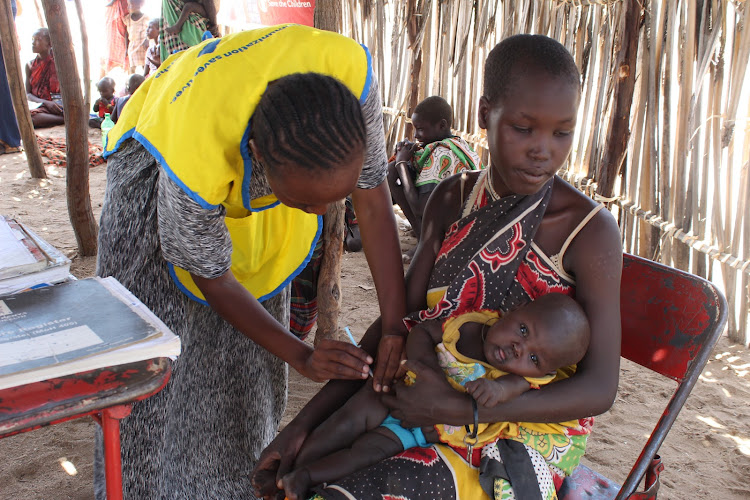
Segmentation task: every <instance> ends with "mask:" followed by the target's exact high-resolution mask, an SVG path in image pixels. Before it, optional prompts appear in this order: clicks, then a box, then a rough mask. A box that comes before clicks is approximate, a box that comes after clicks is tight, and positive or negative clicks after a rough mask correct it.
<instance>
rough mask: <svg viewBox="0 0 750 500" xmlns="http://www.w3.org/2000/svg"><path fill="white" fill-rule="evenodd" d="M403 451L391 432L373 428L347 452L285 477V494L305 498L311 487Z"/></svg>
mask: <svg viewBox="0 0 750 500" xmlns="http://www.w3.org/2000/svg"><path fill="white" fill-rule="evenodd" d="M403 450H404V447H403V445H402V444H401V441H400V440H399V439H398V438H397V437H396V435H395V434H394V433H393V432H391V431H390V430H388V429H386V428H384V427H376V428H375V429H373V430H372V431H370V432H367V433H365V434H363V435H362V436H360V437H359V439H357V440H356V441H354V443H353V444H352V447H351V448H349V449H344V450H339V451H337V452H335V453H333V454H331V455H328V456H326V457H323V458H321V459H320V460H316V461H315V462H312V463H309V464H307V465H305V466H304V467H302V468H298V469H296V470H294V471H293V472H290V473H289V474H287V475H285V476H284V479H283V480H282V482H283V483H284V492H285V493H286V496H287V498H289V500H301V499H304V498H307V496H306V495H307V492H308V490H309V489H310V487H311V486H313V485H316V484H321V483H326V482H329V481H335V480H337V479H341V478H342V477H345V476H348V475H349V474H352V473H354V472H357V471H359V470H362V469H364V468H366V467H369V466H371V465H374V464H376V463H378V462H380V461H381V460H384V459H386V458H389V457H392V456H394V455H396V454H398V453H400V452H402V451H403Z"/></svg>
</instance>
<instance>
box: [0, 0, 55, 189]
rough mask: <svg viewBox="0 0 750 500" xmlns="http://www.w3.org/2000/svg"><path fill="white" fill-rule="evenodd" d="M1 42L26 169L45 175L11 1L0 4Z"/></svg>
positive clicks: (43, 177) (34, 174)
mask: <svg viewBox="0 0 750 500" xmlns="http://www.w3.org/2000/svg"><path fill="white" fill-rule="evenodd" d="M0 44H2V46H3V48H2V50H3V59H4V60H5V73H6V75H7V76H8V86H9V87H10V95H11V99H12V101H13V110H14V111H15V113H16V121H17V122H18V130H19V132H21V139H23V148H24V149H25V150H26V161H27V162H28V163H29V171H30V172H31V177H33V178H34V179H46V178H47V174H46V172H45V171H44V162H43V161H42V154H41V153H40V152H39V145H38V144H37V142H36V135H35V134H34V125H33V124H32V123H31V112H29V106H28V104H27V99H26V87H25V85H24V82H23V77H22V76H21V75H23V69H22V66H21V59H20V56H19V55H18V40H17V39H16V24H15V22H14V21H13V11H12V10H11V6H10V2H2V6H0Z"/></svg>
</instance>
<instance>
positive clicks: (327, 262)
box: [314, 0, 345, 345]
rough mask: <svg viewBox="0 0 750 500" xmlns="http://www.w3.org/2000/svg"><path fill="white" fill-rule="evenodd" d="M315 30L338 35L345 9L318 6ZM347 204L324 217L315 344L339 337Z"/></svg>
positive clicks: (329, 1) (332, 2) (330, 0)
mask: <svg viewBox="0 0 750 500" xmlns="http://www.w3.org/2000/svg"><path fill="white" fill-rule="evenodd" d="M314 19H315V21H314V22H315V27H316V28H319V29H324V30H328V31H338V29H339V27H340V26H341V5H340V3H339V2H338V1H336V0H323V1H321V0H318V1H317V2H315V14H314ZM344 213H345V208H344V201H343V200H341V201H337V202H335V203H331V204H330V205H328V210H327V211H326V214H325V215H324V216H323V234H322V235H321V238H323V257H322V259H323V260H322V261H321V263H320V276H319V278H318V328H317V330H316V331H315V341H314V344H315V345H318V343H320V341H321V340H323V339H330V338H334V337H335V336H336V333H337V332H338V326H339V313H340V312H341V254H342V253H343V251H344V227H345V225H344Z"/></svg>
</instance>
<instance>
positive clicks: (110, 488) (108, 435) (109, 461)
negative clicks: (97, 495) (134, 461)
mask: <svg viewBox="0 0 750 500" xmlns="http://www.w3.org/2000/svg"><path fill="white" fill-rule="evenodd" d="M128 415H130V405H120V406H113V407H112V408H107V409H105V410H102V412H101V422H100V423H101V425H102V434H103V435H104V473H105V477H106V481H107V500H122V457H121V455H120V420H121V419H123V418H125V417H127V416H128Z"/></svg>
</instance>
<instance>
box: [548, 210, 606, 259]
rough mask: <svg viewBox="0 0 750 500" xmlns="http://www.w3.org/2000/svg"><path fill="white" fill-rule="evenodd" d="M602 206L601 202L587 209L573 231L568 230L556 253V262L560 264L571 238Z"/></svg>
mask: <svg viewBox="0 0 750 500" xmlns="http://www.w3.org/2000/svg"><path fill="white" fill-rule="evenodd" d="M602 208H604V205H602V204H601V203H600V204H598V205H596V206H595V207H594V208H593V209H591V211H589V213H588V214H586V217H584V218H583V219H582V220H581V222H579V223H578V225H577V226H576V227H575V229H573V231H571V232H570V234H569V235H568V237H567V239H566V240H565V243H563V245H562V248H560V252H559V253H558V254H557V258H558V262H560V263H561V264H562V261H563V256H564V255H565V251H566V250H567V249H568V246H570V243H571V242H572V241H573V239H574V238H575V237H576V236H577V235H578V233H580V232H581V230H582V229H583V228H584V227H586V224H588V222H589V221H590V220H591V219H592V218H593V217H594V216H595V215H596V214H598V213H599V211H600V210H601V209H602Z"/></svg>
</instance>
